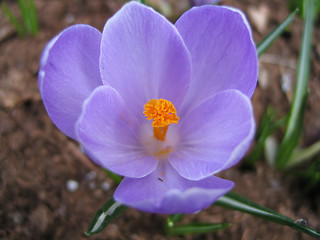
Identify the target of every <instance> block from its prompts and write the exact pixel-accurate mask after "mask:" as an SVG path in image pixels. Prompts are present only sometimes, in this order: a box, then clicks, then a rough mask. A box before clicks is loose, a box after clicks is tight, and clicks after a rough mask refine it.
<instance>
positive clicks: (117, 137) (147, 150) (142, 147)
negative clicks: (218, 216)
mask: <svg viewBox="0 0 320 240" xmlns="http://www.w3.org/2000/svg"><path fill="white" fill-rule="evenodd" d="M40 65H41V66H40V72H39V88H40V92H41V95H42V98H43V102H44V105H45V107H46V110H47V112H48V114H49V115H50V117H51V119H52V121H53V122H54V123H55V125H56V126H57V127H58V128H59V129H60V130H61V131H62V132H64V133H65V134H66V135H68V136H69V137H71V138H73V139H75V140H77V141H79V142H80V144H81V146H82V147H83V149H84V151H85V153H86V154H87V155H88V156H89V157H90V158H91V159H92V160H93V161H94V162H96V163H97V164H98V165H100V166H102V167H103V168H106V169H108V170H110V171H112V172H114V173H116V174H119V175H121V176H124V179H123V180H122V182H121V183H120V185H119V186H118V188H117V189H116V191H115V193H114V198H115V200H116V201H118V202H120V203H123V204H125V205H128V206H131V207H134V208H137V209H140V210H143V211H148V212H154V213H165V214H171V213H191V212H195V211H198V210H200V209H203V208H205V207H207V206H209V205H210V204H211V203H212V202H214V201H215V200H216V199H217V198H219V197H220V196H222V195H223V194H225V193H226V192H228V191H229V190H230V189H231V188H232V187H233V185H234V184H233V182H231V181H229V180H224V179H221V178H218V177H216V176H214V174H216V173H218V172H220V171H222V170H224V169H227V168H229V167H231V166H233V165H234V164H236V163H237V162H238V161H239V160H240V159H241V158H242V157H243V155H244V154H245V152H246V150H247V149H248V147H249V145H250V143H251V141H252V138H253V136H254V128H255V127H254V119H253V113H252V107H251V103H250V97H251V96H252V94H253V91H254V89H255V86H256V81H257V53H256V49H255V46H254V43H253V41H252V36H251V32H250V28H249V25H248V23H247V20H246V19H245V17H244V15H243V14H242V13H241V12H240V11H239V10H236V9H233V8H228V7H217V6H202V7H198V8H192V9H191V10H189V11H188V12H186V13H185V14H183V15H182V16H181V17H180V19H179V20H178V21H177V22H176V23H175V24H174V25H173V24H172V23H170V22H169V21H168V20H166V19H165V18H164V17H163V16H161V15H160V14H158V13H157V12H155V11H154V10H153V9H151V8H149V7H146V6H144V5H142V4H140V3H137V2H129V3H127V4H125V5H124V6H123V7H122V8H121V9H120V10H119V11H118V12H117V13H116V14H115V15H114V16H113V17H112V18H110V19H109V20H108V21H107V23H106V24H105V26H104V29H103V32H102V33H101V32H99V31H98V30H97V29H95V28H93V27H91V26H88V25H75V26H71V27H69V28H67V29H66V30H64V31H63V32H61V33H60V34H59V35H58V36H57V37H55V38H54V39H53V40H51V42H49V43H48V45H47V47H46V48H45V50H44V52H43V54H42V58H41V62H40Z"/></svg>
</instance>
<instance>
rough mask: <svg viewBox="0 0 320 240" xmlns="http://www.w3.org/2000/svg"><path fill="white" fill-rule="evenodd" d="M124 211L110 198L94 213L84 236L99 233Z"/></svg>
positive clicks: (121, 206) (123, 208) (123, 207)
mask: <svg viewBox="0 0 320 240" xmlns="http://www.w3.org/2000/svg"><path fill="white" fill-rule="evenodd" d="M126 209H127V207H126V206H124V205H122V204H121V203H118V202H116V201H115V200H114V199H113V198H110V199H109V200H108V201H107V202H106V203H105V204H104V205H103V207H102V208H100V209H99V210H98V211H97V212H96V214H95V215H94V217H93V219H92V221H91V223H90V226H89V228H88V230H87V231H86V232H85V234H86V235H87V236H91V235H94V234H97V233H99V232H101V231H102V230H103V229H105V227H106V226H107V225H108V224H109V223H110V222H111V221H112V220H113V219H114V218H116V217H118V216H119V215H120V213H122V212H123V211H124V210H126Z"/></svg>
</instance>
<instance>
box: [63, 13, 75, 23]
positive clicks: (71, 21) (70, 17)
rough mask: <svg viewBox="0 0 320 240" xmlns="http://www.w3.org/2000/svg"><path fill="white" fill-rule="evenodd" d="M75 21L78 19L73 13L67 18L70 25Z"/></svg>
mask: <svg viewBox="0 0 320 240" xmlns="http://www.w3.org/2000/svg"><path fill="white" fill-rule="evenodd" d="M75 19H76V18H75V16H74V15H73V14H71V13H68V14H67V15H66V17H65V20H66V22H67V23H68V24H71V23H73V22H74V20H75Z"/></svg>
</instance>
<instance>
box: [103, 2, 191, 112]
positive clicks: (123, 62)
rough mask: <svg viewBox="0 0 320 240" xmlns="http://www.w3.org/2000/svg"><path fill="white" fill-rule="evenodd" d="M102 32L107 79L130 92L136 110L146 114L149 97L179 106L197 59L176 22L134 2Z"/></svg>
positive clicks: (124, 92) (129, 100)
mask: <svg viewBox="0 0 320 240" xmlns="http://www.w3.org/2000/svg"><path fill="white" fill-rule="evenodd" d="M102 35H103V36H102V45H101V58H100V68H101V76H102V80H103V82H104V83H107V84H109V85H110V86H112V87H114V88H115V89H117V91H119V93H120V94H121V96H125V97H124V99H125V101H126V102H127V103H128V104H129V105H130V108H131V109H132V111H133V112H135V113H142V111H143V106H144V104H145V103H146V102H147V101H148V100H150V99H158V98H164V99H167V100H169V101H171V102H172V103H173V104H174V106H175V107H176V109H177V110H179V107H180V105H181V103H182V101H183V99H184V97H185V95H186V92H187V90H188V87H189V81H190V77H191V76H190V75H191V73H190V72H191V60H190V55H189V52H188V51H187V49H186V47H185V45H184V43H183V40H182V39H181V36H180V35H179V33H178V31H177V30H176V28H175V27H174V25H172V24H171V23H170V22H169V21H168V20H166V19H165V18H164V17H163V16H161V15H160V14H158V13H157V12H155V11H154V10H153V9H151V8H149V7H146V6H144V5H142V4H139V3H137V2H130V3H128V4H126V5H124V7H123V8H122V9H121V10H120V11H119V12H117V13H116V14H115V15H114V16H113V17H112V18H111V19H110V20H109V21H108V22H107V23H106V25H105V27H104V30H103V34H102ZM141 117H144V116H143V114H141Z"/></svg>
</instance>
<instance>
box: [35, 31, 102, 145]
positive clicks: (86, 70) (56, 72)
mask: <svg viewBox="0 0 320 240" xmlns="http://www.w3.org/2000/svg"><path fill="white" fill-rule="evenodd" d="M100 43H101V33H100V32H99V31H98V30H97V29H95V28H93V27H90V26H87V25H75V26H72V27H69V28H67V29H66V30H64V31H63V32H62V33H61V34H60V35H58V37H56V38H55V39H53V40H52V41H51V42H50V43H49V45H48V46H47V47H46V48H45V50H44V53H43V55H42V59H41V62H40V65H41V66H40V71H39V88H40V92H41V95H42V98H43V102H44V105H45V107H46V109H47V111H48V114H49V116H50V118H51V119H52V121H53V122H54V123H55V124H56V126H57V127H58V128H59V129H60V130H61V131H62V132H64V133H65V134H66V135H68V136H69V137H71V138H74V139H75V123H76V121H77V119H78V117H79V115H80V113H81V106H82V103H83V101H84V100H85V99H86V98H87V97H88V96H89V95H90V94H91V92H92V91H93V90H94V89H95V88H96V87H98V86H100V85H102V81H101V77H100V70H99V55H100Z"/></svg>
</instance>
